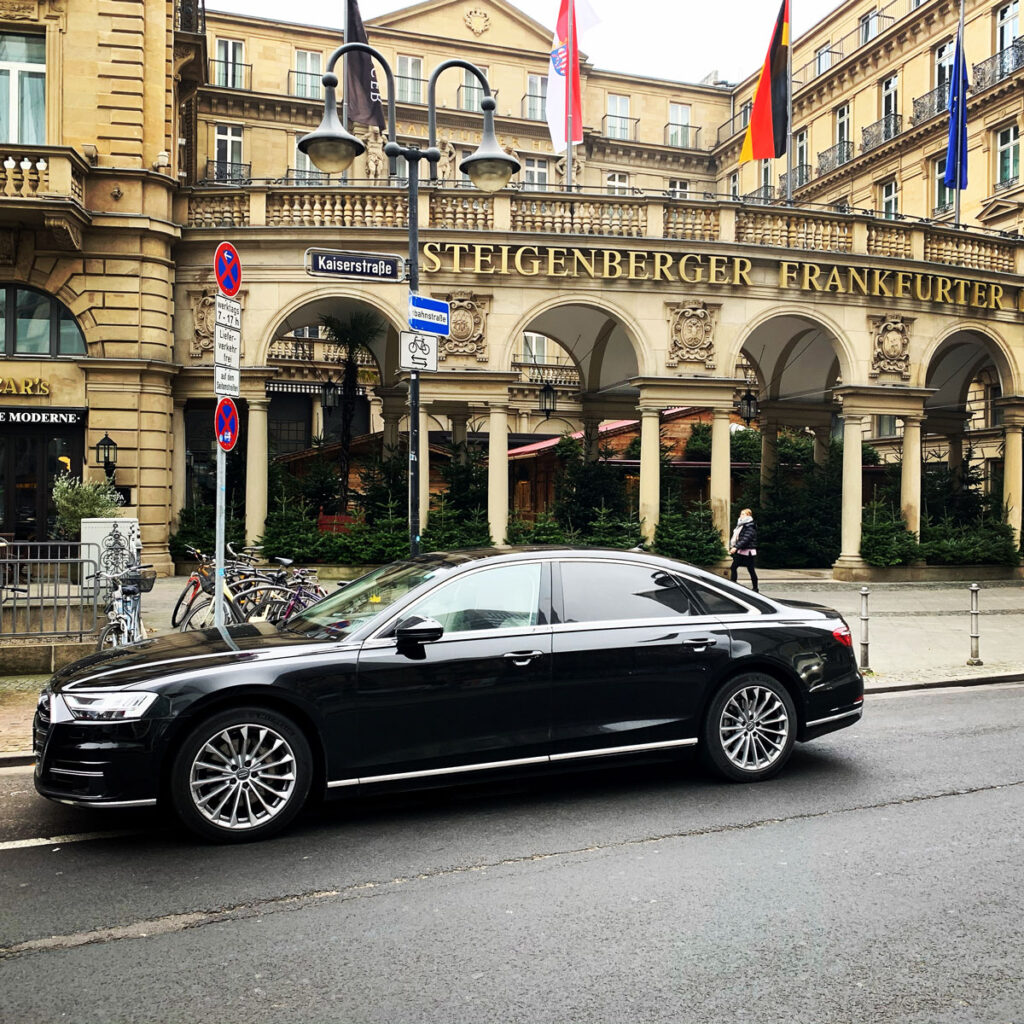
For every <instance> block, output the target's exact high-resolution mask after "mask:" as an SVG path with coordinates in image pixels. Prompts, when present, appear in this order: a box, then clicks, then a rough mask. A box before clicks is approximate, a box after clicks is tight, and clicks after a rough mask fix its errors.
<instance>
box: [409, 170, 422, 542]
mask: <svg viewBox="0 0 1024 1024" xmlns="http://www.w3.org/2000/svg"><path fill="white" fill-rule="evenodd" d="M406 167H407V171H406V173H407V174H408V175H409V294H410V295H415V294H416V293H417V292H418V291H419V290H420V225H419V219H420V215H419V209H420V162H419V160H418V159H416V160H409V161H407V162H406ZM410 326H412V325H411V324H410ZM419 553H420V375H419V374H418V373H417V372H416V371H415V370H413V371H412V372H411V373H410V374H409V554H410V555H411V556H412V557H413V558H415V557H416V555H418V554H419Z"/></svg>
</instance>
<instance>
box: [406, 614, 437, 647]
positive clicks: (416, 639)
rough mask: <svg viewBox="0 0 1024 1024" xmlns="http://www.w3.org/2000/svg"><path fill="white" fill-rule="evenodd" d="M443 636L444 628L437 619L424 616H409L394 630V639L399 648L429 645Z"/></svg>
mask: <svg viewBox="0 0 1024 1024" xmlns="http://www.w3.org/2000/svg"><path fill="white" fill-rule="evenodd" d="M442 636H444V626H442V625H441V623H440V622H438V621H437V619H428V618H427V617H426V616H425V615H410V616H409V618H407V619H402V621H401V622H400V623H399V624H398V626H397V627H396V628H395V639H396V640H397V641H398V646H399V647H411V646H418V645H420V644H431V643H433V642H434V641H435V640H440V639H441V637H442Z"/></svg>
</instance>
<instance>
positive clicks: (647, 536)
mask: <svg viewBox="0 0 1024 1024" xmlns="http://www.w3.org/2000/svg"><path fill="white" fill-rule="evenodd" d="M660 426H661V414H660V412H659V410H658V409H657V408H656V407H654V406H648V405H644V406H641V407H640V509H639V511H640V520H641V522H642V524H643V531H644V540H646V541H647V543H648V544H650V543H653V541H654V531H655V530H656V529H657V528H658V518H659V515H660V513H661V458H660V455H661V452H660V451H659V441H660V437H659V427H660Z"/></svg>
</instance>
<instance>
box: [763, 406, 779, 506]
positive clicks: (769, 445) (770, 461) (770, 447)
mask: <svg viewBox="0 0 1024 1024" xmlns="http://www.w3.org/2000/svg"><path fill="white" fill-rule="evenodd" d="M778 465H779V421H778V420H777V419H776V418H775V417H774V416H768V415H765V416H764V417H763V419H762V422H761V500H762V501H764V500H765V497H766V495H767V493H768V488H769V487H770V486H771V482H772V480H773V479H774V477H775V470H776V469H777V468H778Z"/></svg>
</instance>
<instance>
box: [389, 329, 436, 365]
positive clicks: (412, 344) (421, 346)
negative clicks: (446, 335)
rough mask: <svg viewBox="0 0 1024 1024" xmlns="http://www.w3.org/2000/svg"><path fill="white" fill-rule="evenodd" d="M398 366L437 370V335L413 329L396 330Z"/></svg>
mask: <svg viewBox="0 0 1024 1024" xmlns="http://www.w3.org/2000/svg"><path fill="white" fill-rule="evenodd" d="M398 340H399V345H398V368H399V369H400V370H418V371H420V372H421V373H436V372H437V335H436V334H417V333H416V332H415V331H399V332H398Z"/></svg>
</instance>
